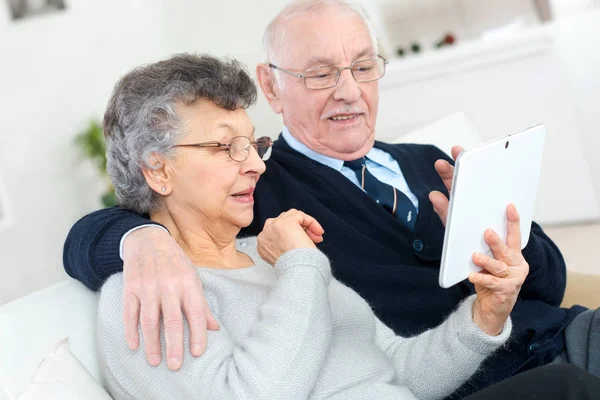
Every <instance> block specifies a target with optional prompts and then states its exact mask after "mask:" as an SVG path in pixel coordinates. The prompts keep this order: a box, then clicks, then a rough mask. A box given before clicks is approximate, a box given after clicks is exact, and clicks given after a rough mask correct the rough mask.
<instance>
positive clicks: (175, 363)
mask: <svg viewBox="0 0 600 400" xmlns="http://www.w3.org/2000/svg"><path fill="white" fill-rule="evenodd" d="M167 366H168V367H169V369H170V370H172V371H175V370H178V369H179V367H181V360H180V359H179V358H177V357H171V358H169V361H168V362H167Z"/></svg>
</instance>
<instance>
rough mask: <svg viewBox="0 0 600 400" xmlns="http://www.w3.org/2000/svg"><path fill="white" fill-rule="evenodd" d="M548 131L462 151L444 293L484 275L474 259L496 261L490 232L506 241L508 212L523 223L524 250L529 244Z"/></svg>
mask: <svg viewBox="0 0 600 400" xmlns="http://www.w3.org/2000/svg"><path fill="white" fill-rule="evenodd" d="M545 137H546V128H545V127H544V126H543V125H538V126H534V127H532V128H528V129H525V130H523V131H520V132H517V133H514V134H511V135H508V136H506V137H503V138H500V139H496V140H493V141H491V142H488V143H485V144H482V145H479V146H476V147H473V148H472V149H469V150H465V151H463V152H462V153H461V154H460V155H459V156H458V159H457V160H456V165H455V168H454V181H453V186H452V191H451V193H450V205H449V210H448V218H447V220H446V232H445V236H444V247H443V250H442V261H441V265H440V279H439V284H440V286H441V287H444V288H448V287H450V286H452V285H455V284H456V283H458V282H461V281H463V280H465V279H467V278H468V276H469V274H470V273H471V272H473V271H476V272H477V271H480V270H481V268H479V267H477V266H475V264H473V261H472V257H473V253H474V252H480V253H484V254H487V255H490V256H492V252H491V250H490V248H489V246H488V245H487V244H486V243H485V241H484V240H483V233H484V232H485V230H486V229H488V228H491V229H493V230H494V231H495V232H496V233H498V235H500V237H501V238H502V239H503V240H505V239H506V208H507V207H508V205H509V204H510V203H513V204H514V205H515V206H516V208H517V211H518V212H519V215H520V217H521V223H520V224H521V249H523V248H524V247H525V245H526V244H527V242H528V241H529V233H530V230H531V221H532V220H533V211H534V206H535V198H536V193H537V187H538V180H539V176H540V169H541V164H542V153H543V150H544V140H545Z"/></svg>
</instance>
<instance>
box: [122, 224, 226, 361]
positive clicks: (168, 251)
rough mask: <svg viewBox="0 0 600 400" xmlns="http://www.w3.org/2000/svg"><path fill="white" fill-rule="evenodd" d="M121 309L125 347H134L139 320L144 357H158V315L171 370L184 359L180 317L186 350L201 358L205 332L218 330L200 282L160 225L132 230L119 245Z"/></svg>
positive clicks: (180, 251) (180, 250)
mask: <svg viewBox="0 0 600 400" xmlns="http://www.w3.org/2000/svg"><path fill="white" fill-rule="evenodd" d="M123 263H124V266H123V276H124V290H123V308H124V309H123V312H124V323H125V336H126V340H127V344H128V345H129V348H130V349H132V350H135V349H137V347H138V346H139V335H138V323H141V327H142V334H143V335H144V343H145V351H146V358H147V360H148V362H149V363H150V364H151V365H153V366H156V365H158V364H160V361H161V354H162V353H161V344H160V316H161V313H162V316H163V323H164V329H165V341H166V345H167V365H168V367H169V369H171V370H177V369H179V368H180V367H181V364H182V361H183V317H182V310H183V313H184V314H185V317H186V318H187V321H188V325H189V328H190V352H191V353H192V355H194V356H200V355H202V353H204V350H205V348H206V330H207V329H210V330H218V329H219V323H218V322H217V321H216V320H215V318H214V317H213V315H212V314H211V312H210V310H209V308H208V304H207V302H206V299H205V298H204V292H203V290H202V283H201V282H200V279H199V277H198V275H197V273H196V269H195V267H194V266H193V264H192V262H191V261H190V259H189V258H188V256H187V255H186V254H185V252H184V251H183V250H182V249H181V247H179V245H178V244H177V242H176V241H175V240H174V239H173V238H172V237H171V235H169V234H168V233H167V232H165V231H164V230H162V229H158V228H154V227H148V228H141V229H138V230H137V231H134V232H132V233H131V234H129V235H128V236H127V238H126V239H125V243H124V246H123Z"/></svg>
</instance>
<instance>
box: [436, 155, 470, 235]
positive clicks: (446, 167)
mask: <svg viewBox="0 0 600 400" xmlns="http://www.w3.org/2000/svg"><path fill="white" fill-rule="evenodd" d="M463 150H464V149H463V148H462V147H460V146H454V147H452V151H451V153H452V159H454V161H456V159H457V158H458V155H459V154H460V153H462V151H463ZM435 170H436V171H437V173H438V174H439V175H440V178H442V181H443V182H444V186H446V190H448V194H450V192H451V191H452V179H453V178H454V167H453V166H452V165H450V164H449V163H448V161H446V160H437V161H436V162H435ZM429 201H431V203H432V205H433V210H434V211H435V212H436V213H437V215H438V216H439V217H440V219H441V220H442V224H444V226H446V219H447V218H448V206H449V201H448V198H447V197H446V195H444V194H443V193H442V192H438V191H437V190H434V191H432V192H431V193H429Z"/></svg>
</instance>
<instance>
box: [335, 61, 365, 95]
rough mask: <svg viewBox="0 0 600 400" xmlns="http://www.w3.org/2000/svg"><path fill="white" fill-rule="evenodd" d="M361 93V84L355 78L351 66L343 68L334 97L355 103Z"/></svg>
mask: <svg viewBox="0 0 600 400" xmlns="http://www.w3.org/2000/svg"><path fill="white" fill-rule="evenodd" d="M360 95H361V90H360V84H359V83H358V82H356V80H355V79H354V76H353V75H352V71H351V70H350V69H349V68H348V69H344V70H342V71H341V72H340V79H339V80H338V83H337V85H336V87H335V91H334V93H333V98H334V99H335V100H344V101H347V102H349V103H353V102H355V101H357V100H358V99H359V98H360Z"/></svg>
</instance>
